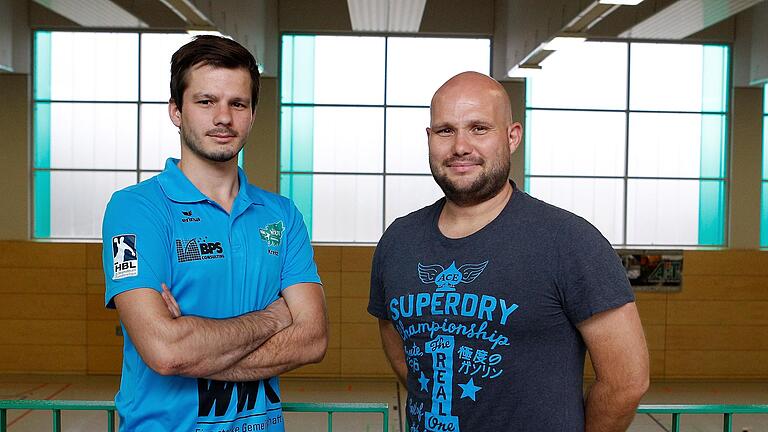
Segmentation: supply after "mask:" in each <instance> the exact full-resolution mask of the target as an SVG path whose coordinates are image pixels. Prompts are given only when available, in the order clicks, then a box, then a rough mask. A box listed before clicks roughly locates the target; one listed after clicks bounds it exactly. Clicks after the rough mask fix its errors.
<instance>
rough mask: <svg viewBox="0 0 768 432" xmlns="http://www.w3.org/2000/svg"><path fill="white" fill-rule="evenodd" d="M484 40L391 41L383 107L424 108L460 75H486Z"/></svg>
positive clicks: (487, 58) (486, 42) (487, 54)
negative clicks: (437, 92) (473, 72)
mask: <svg viewBox="0 0 768 432" xmlns="http://www.w3.org/2000/svg"><path fill="white" fill-rule="evenodd" d="M490 54H491V51H490V41H489V40H488V39H458V38H412V37H391V38H389V39H388V42H387V84H388V85H387V103H388V104H390V105H422V106H428V105H429V102H430V100H431V99H432V95H433V94H434V93H435V90H437V89H438V87H440V85H441V84H442V83H444V82H445V81H447V80H448V78H450V77H452V76H454V75H456V74H458V73H460V72H464V71H477V72H480V73H484V74H488V73H489V70H490V62H491V58H490Z"/></svg>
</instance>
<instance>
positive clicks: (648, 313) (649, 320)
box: [0, 241, 768, 379]
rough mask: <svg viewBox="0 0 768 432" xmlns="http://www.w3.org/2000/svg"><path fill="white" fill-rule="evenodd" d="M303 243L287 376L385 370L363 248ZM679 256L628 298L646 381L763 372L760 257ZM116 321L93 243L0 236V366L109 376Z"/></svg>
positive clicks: (114, 369)
mask: <svg viewBox="0 0 768 432" xmlns="http://www.w3.org/2000/svg"><path fill="white" fill-rule="evenodd" d="M314 250H315V257H316V261H317V264H318V269H319V271H320V274H321V278H322V279H323V282H324V287H325V293H326V302H327V305H328V315H329V320H330V324H331V330H330V335H329V350H328V354H327V355H326V357H325V359H324V360H323V362H321V363H319V364H316V365H310V366H307V367H305V368H302V369H299V370H297V371H295V372H292V373H291V374H290V375H297V376H306V377H311V376H322V377H334V376H336V377H356V376H360V377H377V376H380V377H383V376H387V377H391V376H393V375H392V372H391V369H390V367H389V364H388V362H387V361H386V358H385V356H384V353H383V351H382V350H381V348H380V339H379V334H378V324H377V320H376V319H375V318H373V317H371V316H370V315H369V314H368V313H367V311H366V309H367V306H368V290H369V280H370V271H371V259H372V257H373V251H374V248H373V247H355V246H315V248H314ZM684 256H685V264H684V276H683V286H682V290H681V291H680V292H677V293H646V292H638V293H636V299H637V307H638V310H639V311H640V316H641V319H642V321H643V328H644V330H645V333H646V339H647V342H648V346H649V350H650V357H651V359H650V360H651V375H652V377H653V378H654V379H658V378H665V379H678V378H679V379H712V378H718V379H728V378H734V379H768V313H766V312H765V311H766V310H768V252H757V251H738V250H735V251H734V250H731V251H686V252H685V253H684ZM118 323H119V321H118V316H117V313H116V312H115V311H114V310H107V309H105V308H104V276H103V274H102V269H101V245H100V244H83V243H42V242H24V241H0V328H2V329H3V330H4V332H3V334H2V335H0V352H2V355H0V372H33V373H34V372H44V373H86V372H87V373H94V374H95V373H98V374H104V373H108V374H116V373H119V372H120V361H121V356H122V342H123V340H122V337H120V336H117V335H115V326H117V325H118ZM52 358H53V359H56V358H60V359H61V360H60V361H59V360H51V359H52ZM591 374H593V372H592V371H591V365H590V364H589V361H588V360H587V366H586V371H585V375H586V376H588V377H589V376H593V375H591Z"/></svg>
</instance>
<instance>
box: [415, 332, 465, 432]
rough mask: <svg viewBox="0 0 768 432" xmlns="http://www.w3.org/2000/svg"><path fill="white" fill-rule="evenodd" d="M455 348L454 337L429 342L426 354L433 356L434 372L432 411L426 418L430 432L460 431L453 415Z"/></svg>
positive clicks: (444, 337) (426, 424)
mask: <svg viewBox="0 0 768 432" xmlns="http://www.w3.org/2000/svg"><path fill="white" fill-rule="evenodd" d="M454 347H455V344H454V340H453V336H438V337H437V338H435V339H433V340H431V341H429V342H427V347H426V348H427V349H426V352H427V353H430V354H432V369H433V371H434V372H433V374H432V380H433V385H432V409H431V410H430V411H429V412H427V413H425V414H426V415H425V417H424V419H425V424H424V428H425V430H426V431H428V432H432V431H434V432H444V431H455V432H458V431H459V418H458V417H456V416H454V415H451V403H452V402H453V351H454ZM473 400H474V398H473Z"/></svg>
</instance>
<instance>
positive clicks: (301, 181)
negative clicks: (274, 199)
mask: <svg viewBox="0 0 768 432" xmlns="http://www.w3.org/2000/svg"><path fill="white" fill-rule="evenodd" d="M312 178H313V176H312V175H311V174H282V175H280V193H281V194H282V195H284V196H287V197H288V198H290V199H292V200H293V202H294V204H296V207H297V208H298V209H299V211H300V212H301V215H302V216H303V217H304V224H305V225H306V226H307V231H308V232H309V237H310V239H311V238H312Z"/></svg>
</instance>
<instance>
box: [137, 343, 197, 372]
mask: <svg viewBox="0 0 768 432" xmlns="http://www.w3.org/2000/svg"><path fill="white" fill-rule="evenodd" d="M142 358H143V359H144V362H145V363H146V364H147V366H149V368H150V369H152V370H153V371H155V372H157V373H158V374H159V375H162V376H173V375H189V374H190V373H191V372H192V371H191V370H190V361H189V358H186V357H185V356H184V355H183V354H182V353H180V352H178V351H176V350H173V349H171V348H169V347H167V346H158V347H155V349H153V350H152V352H151V353H150V354H149V355H146V356H145V355H142Z"/></svg>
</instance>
